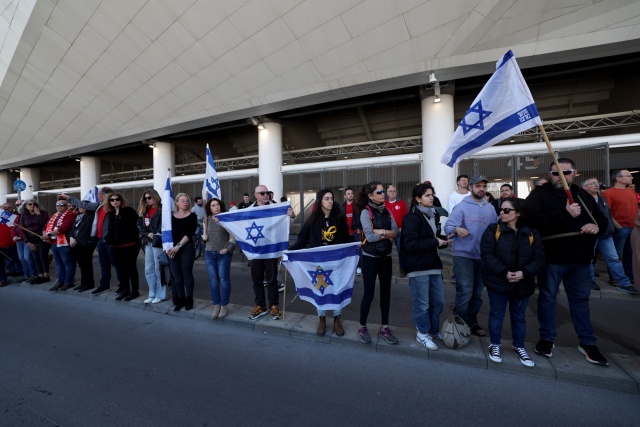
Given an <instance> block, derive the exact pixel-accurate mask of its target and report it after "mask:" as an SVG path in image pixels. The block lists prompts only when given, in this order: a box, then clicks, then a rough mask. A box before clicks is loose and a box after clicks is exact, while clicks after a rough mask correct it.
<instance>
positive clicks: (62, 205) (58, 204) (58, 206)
mask: <svg viewBox="0 0 640 427" xmlns="http://www.w3.org/2000/svg"><path fill="white" fill-rule="evenodd" d="M66 206H67V205H65V204H63V203H56V208H62V207H66Z"/></svg>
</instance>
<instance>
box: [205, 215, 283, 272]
mask: <svg viewBox="0 0 640 427" xmlns="http://www.w3.org/2000/svg"><path fill="white" fill-rule="evenodd" d="M290 207H291V203H289V202H283V203H272V204H268V205H264V206H256V207H250V208H248V209H241V210H235V211H231V212H223V213H220V214H218V215H216V218H218V219H219V222H218V224H219V225H221V226H222V227H223V228H224V229H225V230H227V231H228V232H229V233H231V234H232V235H233V237H235V238H236V243H237V245H238V246H239V247H240V249H242V252H243V253H244V254H245V256H246V257H247V259H250V260H251V259H269V258H278V257H280V256H281V255H282V253H283V252H284V251H285V250H286V249H287V248H288V247H289V225H290V223H291V221H290V219H289V217H288V216H287V211H288V210H289V208H290Z"/></svg>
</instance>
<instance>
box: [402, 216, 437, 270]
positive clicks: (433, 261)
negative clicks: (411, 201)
mask: <svg viewBox="0 0 640 427" xmlns="http://www.w3.org/2000/svg"><path fill="white" fill-rule="evenodd" d="M400 266H401V267H402V269H403V270H404V272H405V273H412V272H414V271H426V270H439V269H442V261H441V260H440V257H439V256H438V239H436V236H435V235H434V234H433V229H432V228H431V226H430V225H429V223H428V222H427V219H426V218H425V217H424V215H423V214H422V213H421V212H420V211H419V210H418V209H416V208H415V207H413V208H411V210H410V211H409V213H408V214H407V215H405V217H404V219H403V220H402V233H401V234H400Z"/></svg>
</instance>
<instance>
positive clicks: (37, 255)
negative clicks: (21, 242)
mask: <svg viewBox="0 0 640 427" xmlns="http://www.w3.org/2000/svg"><path fill="white" fill-rule="evenodd" d="M37 246H38V247H37V248H36V249H35V250H33V249H31V247H29V249H30V250H31V255H33V262H34V263H35V264H36V271H37V272H38V274H39V275H41V276H42V275H43V274H46V275H49V249H51V245H50V244H49V243H45V242H42V241H41V242H38V244H37Z"/></svg>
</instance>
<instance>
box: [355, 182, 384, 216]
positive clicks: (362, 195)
mask: <svg viewBox="0 0 640 427" xmlns="http://www.w3.org/2000/svg"><path fill="white" fill-rule="evenodd" d="M378 185H382V183H381V182H380V181H371V182H370V183H368V184H365V185H363V186H362V188H361V189H360V191H358V194H356V198H355V201H354V203H355V204H356V208H357V209H358V211H359V212H362V210H363V209H364V207H365V206H367V203H369V194H372V193H373V192H374V191H376V188H378Z"/></svg>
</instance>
